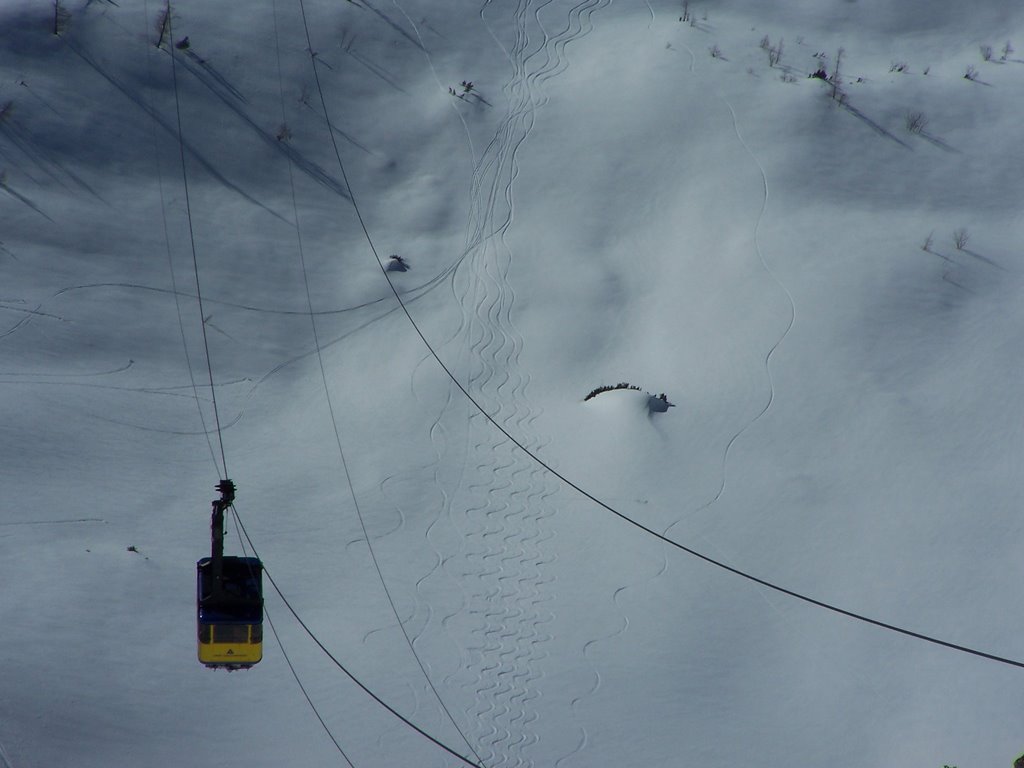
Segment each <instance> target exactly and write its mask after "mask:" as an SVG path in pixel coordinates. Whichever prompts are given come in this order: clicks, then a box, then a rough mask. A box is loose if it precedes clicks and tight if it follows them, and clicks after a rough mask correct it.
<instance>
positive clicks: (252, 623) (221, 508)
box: [196, 480, 263, 670]
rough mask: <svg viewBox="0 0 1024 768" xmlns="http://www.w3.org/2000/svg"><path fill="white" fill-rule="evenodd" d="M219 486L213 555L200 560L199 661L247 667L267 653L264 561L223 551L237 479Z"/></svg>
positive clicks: (213, 530) (210, 665) (198, 584)
mask: <svg viewBox="0 0 1024 768" xmlns="http://www.w3.org/2000/svg"><path fill="white" fill-rule="evenodd" d="M217 490H219V491H220V493H221V497H220V498H219V499H216V500H214V502H213V520H212V524H211V532H212V547H211V549H212V552H211V556H210V557H204V558H202V559H201V560H199V562H197V563H196V623H197V626H198V634H199V638H198V639H199V643H198V645H199V651H198V654H199V661H200V662H202V663H203V664H204V665H206V666H207V667H210V668H213V669H218V668H222V669H228V670H235V669H248V668H249V667H251V666H253V665H254V664H257V663H259V661H260V659H262V658H263V563H262V562H260V560H259V558H256V557H233V556H228V557H225V556H224V512H225V510H226V509H228V507H230V506H231V504H232V502H233V501H234V498H235V485H234V483H232V482H231V481H230V480H222V481H221V482H220V484H219V485H218V486H217Z"/></svg>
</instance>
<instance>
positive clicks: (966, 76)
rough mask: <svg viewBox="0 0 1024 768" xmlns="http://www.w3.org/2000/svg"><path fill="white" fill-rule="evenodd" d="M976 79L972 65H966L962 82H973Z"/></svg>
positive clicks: (976, 72) (975, 72)
mask: <svg viewBox="0 0 1024 768" xmlns="http://www.w3.org/2000/svg"><path fill="white" fill-rule="evenodd" d="M977 79H978V70H977V69H976V68H975V66H974V65H973V64H968V65H967V70H966V71H965V72H964V80H970V81H972V82H973V81H975V80H977Z"/></svg>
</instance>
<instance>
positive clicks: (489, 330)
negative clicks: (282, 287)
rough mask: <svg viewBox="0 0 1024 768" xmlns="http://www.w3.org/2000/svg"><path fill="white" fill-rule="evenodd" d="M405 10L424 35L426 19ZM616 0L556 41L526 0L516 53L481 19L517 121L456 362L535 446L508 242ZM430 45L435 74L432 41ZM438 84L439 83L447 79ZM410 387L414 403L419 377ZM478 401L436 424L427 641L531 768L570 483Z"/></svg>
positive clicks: (460, 268)
mask: <svg viewBox="0 0 1024 768" xmlns="http://www.w3.org/2000/svg"><path fill="white" fill-rule="evenodd" d="M393 2H394V5H395V7H396V8H398V9H399V11H401V12H402V14H403V16H405V18H406V20H407V21H408V22H409V23H410V25H411V26H412V28H413V29H414V30H415V32H416V35H417V36H418V37H419V30H418V27H417V25H416V24H414V23H413V22H412V20H411V19H410V18H409V16H408V14H406V13H405V12H404V11H403V10H402V9H401V6H400V5H399V3H398V2H397V0H393ZM608 2H609V0H584V2H578V3H576V4H574V5H572V6H571V7H570V8H568V9H567V10H566V12H565V13H566V16H565V18H566V21H565V23H564V28H563V29H562V30H561V31H559V32H558V33H557V34H555V35H551V34H549V33H548V31H547V29H546V28H545V25H544V23H542V21H541V17H540V15H541V12H542V11H543V10H545V9H549V10H550V9H552V8H557V6H558V4H559V3H558V0H545V1H544V2H541V3H536V4H535V3H534V2H533V0H519V2H518V3H517V4H516V6H515V8H514V9H513V10H512V14H511V19H510V22H511V33H512V34H511V38H512V42H511V45H509V46H506V45H503V44H502V43H501V40H500V38H499V36H498V35H497V34H495V32H494V30H493V29H492V27H491V26H490V25H489V24H488V23H487V21H486V19H485V18H484V15H485V11H486V10H487V9H488V7H489V6H490V3H489V2H485V3H484V6H483V7H482V8H481V11H480V17H481V20H482V21H483V23H484V24H485V26H486V27H487V29H488V32H489V33H490V34H491V35H492V37H493V38H494V39H495V41H496V42H497V43H498V45H499V46H500V48H501V49H502V51H503V52H504V53H505V55H506V57H507V58H508V60H509V62H510V65H511V70H512V72H511V76H510V79H509V81H508V82H507V84H506V85H505V87H504V89H503V93H504V95H505V114H504V117H503V118H502V119H501V120H500V121H499V122H498V124H497V126H496V128H495V132H494V135H493V137H492V138H491V140H490V142H489V143H488V144H487V146H486V147H485V148H484V149H483V151H482V153H481V155H480V157H479V159H477V158H475V156H474V171H473V174H472V177H471V180H470V189H471V195H470V210H469V213H468V221H467V227H466V242H465V248H464V251H463V254H462V255H461V256H460V258H459V259H458V260H457V261H456V263H455V264H454V265H453V267H452V269H451V270H450V272H448V273H447V278H448V284H449V289H450V291H451V295H452V300H453V302H454V303H455V305H456V306H458V307H459V308H460V319H459V323H458V327H457V328H456V329H455V331H454V332H453V333H452V334H451V336H450V337H449V338H448V339H447V340H446V342H445V346H449V347H455V348H456V349H457V353H456V358H457V360H458V362H457V363H456V364H455V366H454V367H455V368H456V369H457V370H458V371H459V373H460V376H461V377H462V379H463V381H465V382H467V384H468V386H469V388H471V391H473V392H474V396H475V397H477V398H478V399H479V400H480V402H481V403H482V404H483V405H484V407H486V408H488V412H489V413H490V415H491V416H492V417H493V418H494V419H496V420H498V421H499V423H501V424H503V425H505V426H506V427H507V428H509V429H511V430H514V431H515V433H516V434H517V435H518V436H519V438H520V439H521V440H522V441H523V443H524V445H527V446H528V447H530V448H531V449H532V450H539V449H540V448H541V447H543V445H544V444H545V442H544V441H542V440H540V439H539V438H538V437H537V436H536V435H534V434H532V430H533V425H534V424H535V422H536V420H537V419H538V418H539V416H540V412H539V411H538V409H536V408H535V407H533V406H532V405H531V404H530V402H529V398H528V396H527V389H528V387H529V384H530V377H529V376H528V375H526V374H524V373H523V372H522V371H521V370H520V366H519V359H520V355H521V353H522V349H523V339H522V336H521V334H520V333H519V331H518V330H517V329H516V326H515V324H514V321H513V314H514V309H515V304H516V294H515V291H514V289H513V287H512V285H511V283H510V280H509V270H510V268H511V265H512V260H513V258H514V255H513V253H512V251H511V249H510V246H509V245H508V243H507V241H506V234H507V232H508V230H509V229H510V227H511V226H512V225H513V222H514V219H515V205H514V185H515V182H516V179H517V178H518V175H519V163H518V154H519V152H520V150H521V149H522V147H523V145H524V144H525V142H526V141H527V140H528V138H529V136H530V134H531V132H532V130H533V128H534V125H535V118H536V112H537V109H538V107H540V106H542V105H543V104H544V103H546V98H545V97H543V96H542V95H540V94H539V93H538V87H539V86H540V85H541V84H542V83H543V82H544V81H545V80H547V79H549V78H551V77H555V76H557V75H558V74H560V73H562V72H564V71H565V69H566V67H567V66H568V62H567V60H566V58H565V48H566V46H567V45H568V44H569V43H570V42H572V41H573V40H575V39H578V38H579V37H581V36H582V35H584V34H586V33H587V32H589V31H590V29H591V28H592V27H591V25H590V14H591V13H592V11H593V10H594V9H595V8H598V7H601V6H603V5H606V4H607V3H608ZM421 42H422V39H421ZM423 50H424V53H425V55H426V56H427V59H428V63H430V66H431V68H432V69H433V63H432V62H431V61H430V54H429V51H428V50H427V48H426V46H425V45H424V46H423ZM434 77H435V79H436V80H438V82H439V85H440V80H439V78H438V76H437V73H436V71H435V72H434ZM454 106H455V107H456V109H457V110H458V111H459V119H460V121H461V122H462V124H463V127H464V130H465V131H466V135H467V142H468V143H469V145H470V148H471V151H472V138H471V134H470V130H469V127H468V124H467V122H466V120H467V117H468V115H464V114H463V110H462V109H460V108H461V107H463V104H462V103H461V102H460V103H456V104H455V105H454ZM411 383H412V387H413V390H414V395H415V394H416V382H415V375H414V376H413V379H412V382H411ZM426 400H427V398H422V400H421V401H426ZM435 407H437V406H435ZM465 407H466V406H465V403H464V402H463V401H462V399H461V398H460V397H454V396H453V394H452V392H451V391H449V395H448V396H447V398H446V400H445V402H444V404H443V405H442V406H441V407H440V409H439V412H438V413H437V415H436V417H435V418H434V421H433V423H432V425H431V428H430V435H429V437H430V441H431V444H432V446H433V451H434V456H433V462H432V466H433V469H432V470H428V471H431V472H432V474H433V478H432V482H433V486H434V487H435V489H436V490H435V494H436V495H435V499H434V500H433V501H432V502H431V508H432V509H433V510H436V512H431V520H430V522H429V523H428V524H427V527H426V530H425V532H424V534H423V535H424V536H425V537H426V539H427V543H428V544H429V546H430V548H431V551H432V552H433V554H434V558H433V563H432V565H431V567H430V569H429V570H428V571H427V572H426V573H423V574H421V575H420V578H419V579H418V580H417V583H416V589H415V599H416V614H418V618H417V619H416V622H415V623H416V626H417V634H416V638H419V637H422V636H423V634H424V633H427V632H431V631H434V630H439V631H441V632H443V633H444V636H445V637H446V638H448V639H449V640H450V641H451V642H452V643H453V644H454V645H455V646H456V647H457V648H458V649H459V653H460V656H461V662H462V663H461V664H460V665H459V668H458V669H456V670H455V671H453V672H451V673H450V674H448V675H446V676H445V677H444V678H443V680H442V681H441V685H442V686H443V687H444V688H445V689H446V690H449V691H451V690H461V691H462V699H463V700H464V701H467V702H468V706H466V707H465V712H466V717H467V719H468V720H469V721H470V722H471V723H472V726H471V727H472V729H473V733H472V740H473V741H474V742H475V744H476V746H477V747H478V749H480V750H481V751H480V756H481V757H482V758H483V759H484V761H485V762H486V763H487V765H488V766H489V768H499V767H504V768H508V767H510V766H529V765H533V761H532V760H531V758H530V757H529V751H530V750H531V748H533V747H534V746H535V745H536V744H537V743H538V741H539V736H538V735H537V734H536V732H535V730H534V724H535V723H536V722H537V721H538V720H539V715H538V714H537V712H536V711H535V709H534V704H533V702H534V701H535V700H536V699H537V698H538V697H539V696H540V693H539V683H540V680H541V678H542V676H543V672H542V670H541V669H540V667H539V662H540V660H541V659H543V658H544V657H545V655H546V654H545V651H544V644H545V643H546V642H548V641H550V640H551V639H552V638H551V635H550V634H549V633H548V631H547V629H548V625H549V624H550V623H551V622H552V621H554V615H553V614H552V613H551V612H550V611H549V610H548V609H547V606H546V603H548V602H549V601H550V599H551V597H550V595H549V594H548V592H549V584H550V582H551V581H552V579H551V577H549V576H547V575H546V573H545V570H546V566H547V565H548V564H550V563H551V562H553V560H554V557H553V556H552V555H550V554H549V553H548V551H547V548H546V544H547V542H549V541H550V540H551V539H552V538H553V534H552V533H551V532H550V530H548V527H547V525H546V523H545V521H546V520H547V519H548V518H550V517H551V516H552V515H553V514H554V511H553V510H552V509H551V507H550V505H549V504H548V501H547V500H548V499H549V498H550V497H551V496H552V495H553V494H554V493H555V492H556V490H557V486H555V485H554V484H553V483H552V482H551V481H550V479H549V478H548V477H547V476H546V474H545V473H544V472H543V471H542V470H541V469H539V468H538V467H536V466H535V465H534V464H533V463H532V462H530V461H528V460H527V459H526V458H525V457H523V456H521V455H519V454H518V453H517V452H516V451H515V450H514V445H513V444H512V443H511V442H509V441H508V440H507V439H505V438H504V437H502V436H501V435H499V434H497V433H496V432H495V431H494V430H493V428H492V427H491V426H490V425H489V424H487V423H486V422H485V421H484V420H483V419H482V418H481V417H480V416H479V414H476V415H474V414H472V413H471V414H470V416H469V418H468V419H466V418H465V415H464V414H465V410H463V409H464V408H465ZM460 415H461V418H460ZM452 466H457V467H458V472H457V475H458V476H457V478H456V480H455V482H454V484H452V483H451V482H449V484H448V486H445V483H444V477H443V474H442V468H450V467H452ZM459 505H461V509H460V508H459ZM444 527H451V528H454V530H455V531H457V532H458V533H459V539H458V540H459V541H460V542H461V545H460V549H461V551H460V552H442V551H440V550H439V548H438V546H437V545H436V544H435V542H434V541H433V540H432V534H433V533H434V532H435V531H436V532H437V533H438V535H440V532H441V531H442V529H443V528H444ZM438 579H443V580H444V583H445V586H446V587H447V588H450V586H451V582H452V581H454V582H455V583H456V584H457V585H458V588H459V589H460V591H461V598H460V602H461V606H460V609H459V610H457V611H452V610H446V611H445V612H444V615H441V613H440V612H438V611H436V610H433V609H432V608H431V607H430V606H428V605H426V601H427V591H428V588H430V589H436V585H434V582H435V580H438ZM431 585H433V586H431ZM424 616H425V617H426V618H425V620H424V619H423V617H424Z"/></svg>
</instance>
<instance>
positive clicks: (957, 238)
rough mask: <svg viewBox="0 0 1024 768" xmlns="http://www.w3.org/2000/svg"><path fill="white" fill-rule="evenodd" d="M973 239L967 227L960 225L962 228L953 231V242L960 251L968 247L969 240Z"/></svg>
mask: <svg viewBox="0 0 1024 768" xmlns="http://www.w3.org/2000/svg"><path fill="white" fill-rule="evenodd" d="M970 239H971V236H970V234H969V233H968V232H967V228H966V227H960V229H958V230H956V231H954V232H953V244H954V245H955V246H956V249H957V250H958V251H962V250H963V249H964V248H966V247H967V242H968V241H969V240H970Z"/></svg>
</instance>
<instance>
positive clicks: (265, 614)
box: [231, 505, 355, 768]
mask: <svg viewBox="0 0 1024 768" xmlns="http://www.w3.org/2000/svg"><path fill="white" fill-rule="evenodd" d="M231 514H232V515H234V518H235V525H236V530H235V533H236V534H238V543H239V545H240V546H241V548H242V554H246V553H247V551H248V550H249V549H251V547H249V548H247V547H246V546H245V541H244V540H243V539H242V532H241V527H242V523H241V521H240V520H239V519H238V511H237V510H236V509H235V507H234V505H232V506H231ZM252 552H253V556H254V557H256V559H257V560H259V557H258V556H257V555H256V551H255V550H252ZM263 570H264V571H265V570H266V567H265V566H264V568H263ZM263 617H264V618H265V619H266V620H267V623H268V624H269V625H270V631H271V632H272V633H273V635H274V640H276V641H277V647H278V648H280V649H281V655H282V656H284V660H285V663H286V664H287V665H288V669H289V670H290V671H291V673H292V677H294V678H295V682H296V684H297V685H298V686H299V690H300V691H302V695H303V696H304V697H305V698H306V703H307V704H309V708H310V709H312V710H313V714H314V715H316V719H317V720H319V721H320V725H321V726H323V729H324V731H325V732H326V733H327V736H328V737H329V738H330V740H331V741H333V742H334V746H335V747H337V749H338V752H340V753H341V756H342V757H343V758H344V759H345V763H346V764H347V765H348V766H349V768H355V766H354V765H353V764H352V761H351V760H350V759H349V756H348V755H346V754H345V750H344V749H343V748H342V746H341V744H339V743H338V740H337V739H336V738H334V734H333V733H331V729H330V728H328V727H327V723H326V722H325V721H324V718H323V716H322V715H321V714H320V710H318V709H317V708H316V704H314V703H313V699H312V698H310V696H309V691H307V690H306V686H304V685H303V684H302V681H301V680H300V679H299V673H298V672H296V671H295V665H293V664H292V660H291V659H290V658H289V657H288V651H286V650H285V649H284V643H283V642H282V641H281V636H280V635H279V634H278V633H277V627H275V626H274V621H273V619H271V618H270V611H268V610H267V606H266V605H264V606H263Z"/></svg>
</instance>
